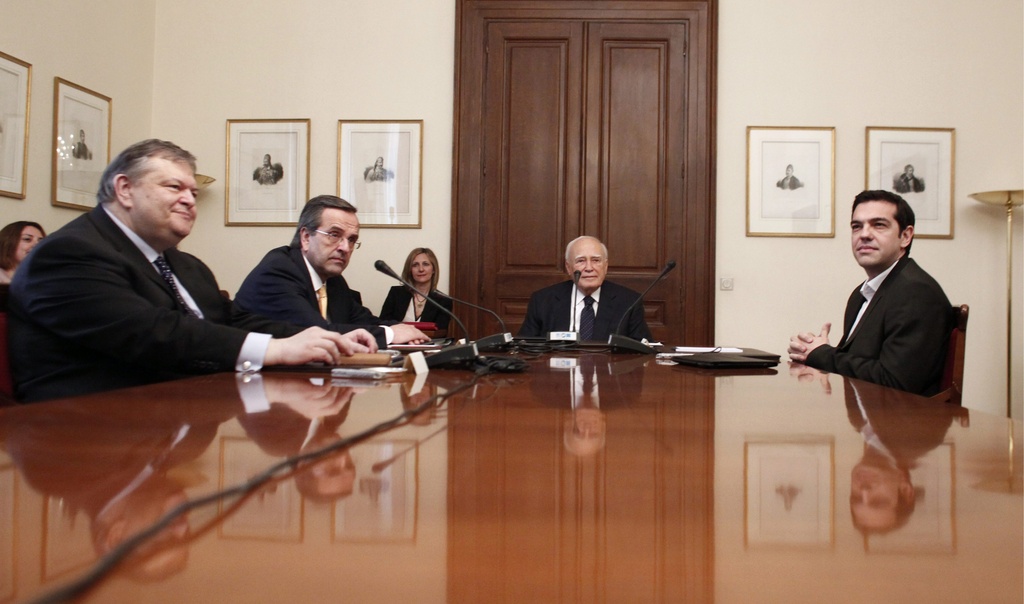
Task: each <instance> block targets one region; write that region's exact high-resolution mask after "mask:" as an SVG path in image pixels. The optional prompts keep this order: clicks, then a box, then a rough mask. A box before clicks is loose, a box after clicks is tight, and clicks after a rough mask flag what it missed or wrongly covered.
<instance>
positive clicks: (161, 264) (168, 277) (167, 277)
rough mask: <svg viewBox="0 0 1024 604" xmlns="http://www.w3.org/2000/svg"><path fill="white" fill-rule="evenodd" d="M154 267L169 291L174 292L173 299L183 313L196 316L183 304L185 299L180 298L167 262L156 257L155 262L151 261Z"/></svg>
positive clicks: (162, 258) (189, 307)
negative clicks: (183, 310)
mask: <svg viewBox="0 0 1024 604" xmlns="http://www.w3.org/2000/svg"><path fill="white" fill-rule="evenodd" d="M153 264H155V265H156V268H157V270H159V271H160V276H161V277H163V278H164V281H166V282H167V285H170V286H171V291H172V292H174V299H175V300H177V301H178V304H180V305H181V307H182V308H183V309H185V312H186V313H188V314H190V315H192V316H193V317H195V316H198V315H196V313H195V312H194V311H193V310H192V307H191V306H189V305H188V304H186V303H185V299H184V298H182V297H181V291H180V290H179V289H178V283H177V282H176V281H175V280H174V273H173V272H172V271H171V265H170V264H167V260H166V259H165V258H164V257H163V256H157V257H156V260H154V261H153Z"/></svg>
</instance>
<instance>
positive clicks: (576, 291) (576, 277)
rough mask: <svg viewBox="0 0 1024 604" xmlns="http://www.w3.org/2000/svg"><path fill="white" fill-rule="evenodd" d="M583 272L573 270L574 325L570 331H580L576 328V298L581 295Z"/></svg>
mask: <svg viewBox="0 0 1024 604" xmlns="http://www.w3.org/2000/svg"><path fill="white" fill-rule="evenodd" d="M581 274H583V273H581V272H579V271H573V272H572V326H571V327H570V328H569V331H578V330H577V329H576V315H577V314H579V313H577V312H576V300H577V298H579V297H580V275H581Z"/></svg>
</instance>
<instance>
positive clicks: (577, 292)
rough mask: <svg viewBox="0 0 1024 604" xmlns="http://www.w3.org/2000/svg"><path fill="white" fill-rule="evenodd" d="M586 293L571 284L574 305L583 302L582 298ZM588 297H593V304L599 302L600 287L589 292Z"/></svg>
mask: <svg viewBox="0 0 1024 604" xmlns="http://www.w3.org/2000/svg"><path fill="white" fill-rule="evenodd" d="M586 297H587V294H585V293H583V292H582V291H580V290H579V288H578V287H576V285H573V286H572V299H573V300H575V301H576V306H579V305H580V304H583V298H586ZM590 297H591V298H593V299H594V304H598V303H599V302H601V288H600V287H598V288H597V289H595V290H594V293H592V294H590Z"/></svg>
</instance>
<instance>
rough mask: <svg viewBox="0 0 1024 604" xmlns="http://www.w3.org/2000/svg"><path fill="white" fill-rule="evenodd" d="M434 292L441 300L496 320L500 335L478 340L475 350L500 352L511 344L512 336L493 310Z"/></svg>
mask: <svg viewBox="0 0 1024 604" xmlns="http://www.w3.org/2000/svg"><path fill="white" fill-rule="evenodd" d="M434 292H435V293H437V294H438V295H439V296H441V297H442V298H448V299H449V300H451V301H452V302H458V303H459V304H465V305H466V306H469V307H471V308H475V309H477V310H482V311H484V312H485V313H488V314H490V315H491V316H492V317H494V318H495V319H497V320H498V324H499V325H501V331H502V333H496V334H494V335H491V336H487V337H483V338H480V339H479V340H477V341H476V347H477V350H482V351H492V350H501V349H503V348H505V347H506V346H508V345H509V344H511V343H512V334H511V333H509V331H508V328H507V327H505V321H503V320H502V319H501V317H499V316H498V313H496V312H494V311H493V310H491V309H489V308H484V307H483V306H477V305H476V304H473V303H472V302H467V301H466V300H459V299H458V298H456V297H454V296H451V295H449V294H446V293H444V292H443V291H441V290H439V289H435V290H434Z"/></svg>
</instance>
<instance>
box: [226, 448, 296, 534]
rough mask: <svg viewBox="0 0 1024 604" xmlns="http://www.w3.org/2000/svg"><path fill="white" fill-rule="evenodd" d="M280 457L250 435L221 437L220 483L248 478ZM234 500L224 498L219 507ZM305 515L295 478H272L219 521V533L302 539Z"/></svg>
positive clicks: (231, 482) (231, 484)
mask: <svg viewBox="0 0 1024 604" xmlns="http://www.w3.org/2000/svg"><path fill="white" fill-rule="evenodd" d="M279 461H280V460H279V459H277V458H275V457H273V456H271V455H269V454H267V453H265V452H263V450H262V449H260V448H259V446H258V445H257V444H256V443H254V442H252V441H251V440H249V439H247V438H241V437H232V436H224V437H221V441H220V484H219V485H218V486H219V487H220V488H221V489H225V488H228V487H231V486H234V485H238V484H241V483H243V482H246V481H247V480H249V479H250V478H252V477H253V476H255V475H257V474H260V473H262V472H264V471H265V470H266V469H267V468H268V467H270V466H272V465H274V464H275V463H277V462H279ZM232 504H233V502H224V501H221V503H220V511H221V512H224V511H225V509H227V508H228V507H230V506H231V505H232ZM302 515H303V504H302V496H301V495H300V494H299V490H298V489H297V488H296V486H295V481H294V480H276V481H271V482H268V483H267V484H265V485H263V487H261V488H260V489H259V490H258V491H256V492H255V493H253V494H252V495H249V497H248V499H246V501H244V502H243V503H242V505H241V507H239V508H238V509H237V510H235V511H234V513H232V514H231V515H230V516H228V517H227V518H226V519H225V520H224V522H222V523H221V524H220V525H218V527H217V534H218V536H219V537H221V538H222V539H247V540H254V541H291V542H301V541H302V528H303V527H302V525H303V522H302Z"/></svg>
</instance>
